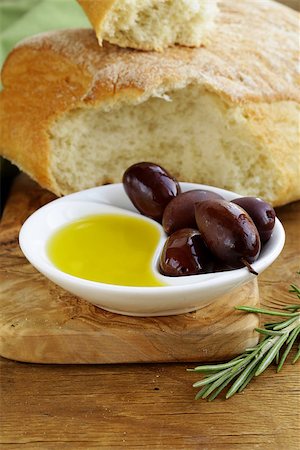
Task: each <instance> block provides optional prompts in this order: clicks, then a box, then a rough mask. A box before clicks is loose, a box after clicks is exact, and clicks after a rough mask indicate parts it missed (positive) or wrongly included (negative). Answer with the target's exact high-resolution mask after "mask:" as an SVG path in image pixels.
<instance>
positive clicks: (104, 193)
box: [19, 183, 285, 316]
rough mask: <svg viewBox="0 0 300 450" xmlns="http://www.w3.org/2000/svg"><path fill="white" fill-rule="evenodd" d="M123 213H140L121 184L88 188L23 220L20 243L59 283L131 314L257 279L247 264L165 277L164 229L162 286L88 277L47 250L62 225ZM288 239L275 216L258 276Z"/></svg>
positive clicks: (183, 308) (168, 307) (177, 306)
mask: <svg viewBox="0 0 300 450" xmlns="http://www.w3.org/2000/svg"><path fill="white" fill-rule="evenodd" d="M180 184H181V189H182V191H183V192H185V191H188V190H191V189H207V190H211V191H214V192H217V193H219V194H221V195H222V196H223V197H224V198H225V199H227V200H232V199H233V198H237V197H240V196H239V195H238V194H235V193H233V192H229V191H225V190H222V189H217V188H214V187H211V186H205V185H199V184H191V183H180ZM107 212H119V213H121V214H127V215H132V214H133V215H136V214H138V215H139V217H143V216H141V215H140V214H139V213H138V212H137V211H136V209H135V208H134V206H133V205H132V203H131V201H130V200H129V198H128V197H127V195H126V193H125V191H124V189H123V185H122V184H113V185H107V186H101V187H97V188H92V189H88V190H86V191H82V192H78V193H75V194H72V195H68V196H66V197H63V198H60V199H58V200H55V201H53V202H51V203H49V204H48V205H46V206H44V207H42V208H40V209H39V210H38V211H36V212H35V213H34V214H32V216H30V217H29V218H28V219H27V221H26V222H25V223H24V225H23V227H22V229H21V231H20V236H19V240H20V246H21V249H22V251H23V253H24V255H25V256H26V258H27V259H28V260H29V261H30V262H31V264H32V265H33V266H34V267H35V268H36V269H37V270H39V271H40V272H41V273H42V274H44V275H45V276H46V277H47V278H49V279H50V280H52V281H53V282H54V283H56V284H58V285H59V286H61V287H63V288H64V289H66V290H67V291H69V292H71V293H72V294H75V295H77V296H79V297H82V298H84V299H85V300H88V301H89V302H91V303H93V304H94V305H96V306H99V307H101V308H103V309H106V310H108V311H112V312H116V313H119V314H126V315H132V316H165V315H174V314H181V313H185V312H189V311H194V310H197V309H199V308H201V307H203V306H205V305H207V304H208V303H210V302H212V301H213V300H214V299H216V298H217V297H220V296H221V295H223V294H225V293H227V292H229V291H231V290H233V289H234V288H236V287H238V286H240V285H242V284H244V283H247V282H248V281H250V280H251V279H253V278H254V277H255V275H252V274H251V273H249V271H248V270H247V269H246V268H242V269H237V270H232V271H227V272H219V273H212V274H204V275H194V276H187V277H176V278H174V277H165V276H163V275H161V274H160V273H159V271H158V269H157V267H158V259H159V254H160V251H161V249H162V247H163V245H164V242H165V240H166V235H165V233H164V231H163V229H162V227H161V226H160V225H159V224H157V223H156V222H154V221H152V220H151V219H148V218H146V217H143V220H147V221H151V222H152V223H153V224H155V226H156V227H158V228H159V230H160V233H161V239H160V243H159V246H158V249H157V252H156V254H155V256H154V258H153V264H152V268H153V272H154V273H155V274H156V276H157V278H159V279H160V280H162V281H163V282H164V283H165V284H166V285H165V286H162V287H128V286H117V285H110V284H104V283H98V282H94V281H88V280H84V279H81V278H77V277H74V276H72V275H69V274H66V273H64V272H62V271H60V270H59V269H57V268H56V267H55V266H54V265H53V263H52V262H51V261H50V260H49V258H48V256H47V253H46V243H47V241H48V239H49V238H50V236H51V235H52V234H53V233H54V232H55V231H56V230H57V229H58V228H60V227H61V226H63V225H65V224H67V223H69V222H72V221H74V220H76V219H79V218H81V217H84V216H87V215H90V214H102V213H107ZM284 241H285V233H284V229H283V227H282V225H281V223H280V222H279V220H278V219H276V224H275V228H274V232H273V235H272V237H271V239H270V241H269V242H267V244H266V245H265V246H264V248H263V250H262V252H261V254H260V256H259V258H258V260H257V261H256V262H255V263H254V264H252V266H253V268H254V270H256V272H258V273H259V274H260V273H261V272H263V271H264V270H265V269H266V268H267V267H268V266H269V265H270V264H272V263H273V261H274V260H275V259H276V258H277V257H278V255H279V254H280V252H281V250H282V248H283V246H284Z"/></svg>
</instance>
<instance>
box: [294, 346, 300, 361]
mask: <svg viewBox="0 0 300 450" xmlns="http://www.w3.org/2000/svg"><path fill="white" fill-rule="evenodd" d="M299 358H300V344H299V345H298V351H297V354H296V356H295V358H294V359H293V361H292V364H295V363H296V362H297V361H298V359H299Z"/></svg>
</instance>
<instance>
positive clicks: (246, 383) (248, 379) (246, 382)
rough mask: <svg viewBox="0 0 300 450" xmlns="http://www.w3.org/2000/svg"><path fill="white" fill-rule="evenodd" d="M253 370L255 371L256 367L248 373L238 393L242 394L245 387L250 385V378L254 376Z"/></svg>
mask: <svg viewBox="0 0 300 450" xmlns="http://www.w3.org/2000/svg"><path fill="white" fill-rule="evenodd" d="M255 370H256V367H254V369H253V370H252V371H251V372H250V373H249V375H248V377H247V378H246V380H245V381H244V383H243V384H242V385H241V387H240V388H239V390H238V392H242V391H243V390H244V389H245V387H246V386H248V384H249V383H250V381H251V380H252V378H253V377H254V376H255Z"/></svg>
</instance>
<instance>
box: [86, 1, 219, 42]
mask: <svg viewBox="0 0 300 450" xmlns="http://www.w3.org/2000/svg"><path fill="white" fill-rule="evenodd" d="M78 2H79V3H80V5H81V6H82V8H83V9H84V11H85V12H86V14H87V16H88V18H89V20H90V22H91V24H92V25H93V27H94V29H95V31H96V34H97V38H98V41H99V44H100V45H102V42H103V40H105V41H108V42H110V43H111V44H116V45H118V46H119V47H131V48H138V49H141V50H162V49H163V48H165V47H168V46H170V45H174V44H181V45H187V46H191V47H199V45H200V44H201V43H202V42H203V39H204V37H205V36H206V34H207V32H208V31H209V30H210V29H211V28H212V26H213V23H214V19H215V16H216V14H217V11H218V8H217V0H78Z"/></svg>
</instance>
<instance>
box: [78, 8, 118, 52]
mask: <svg viewBox="0 0 300 450" xmlns="http://www.w3.org/2000/svg"><path fill="white" fill-rule="evenodd" d="M77 1H78V3H79V4H80V6H81V7H82V9H83V10H84V12H85V13H86V15H87V17H88V19H89V21H90V22H91V24H92V26H93V28H94V30H95V31H96V34H97V36H98V42H99V44H100V45H102V39H101V38H100V30H101V27H102V24H103V22H104V21H105V18H106V16H107V14H108V13H109V12H110V11H111V9H112V7H113V6H114V4H115V3H116V2H117V0H77Z"/></svg>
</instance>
